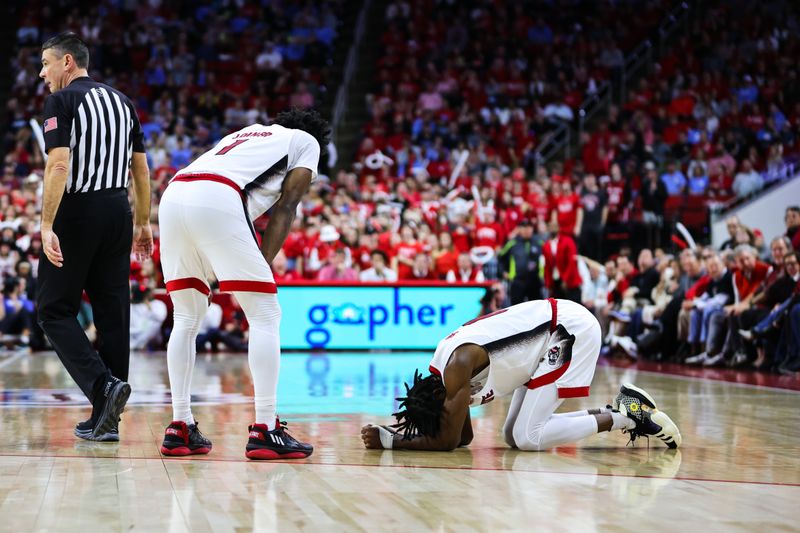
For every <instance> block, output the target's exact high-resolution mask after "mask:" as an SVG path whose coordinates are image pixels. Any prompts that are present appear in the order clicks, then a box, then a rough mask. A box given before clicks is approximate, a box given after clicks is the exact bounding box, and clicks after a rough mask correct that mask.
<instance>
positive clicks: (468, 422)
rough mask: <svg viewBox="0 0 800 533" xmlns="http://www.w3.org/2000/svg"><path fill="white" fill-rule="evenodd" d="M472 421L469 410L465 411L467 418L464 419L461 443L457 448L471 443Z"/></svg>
mask: <svg viewBox="0 0 800 533" xmlns="http://www.w3.org/2000/svg"><path fill="white" fill-rule="evenodd" d="M472 437H473V435H472V419H471V418H470V416H469V409H467V417H466V418H465V419H464V425H463V426H462V428H461V442H459V443H458V445H459V446H468V445H469V443H470V442H472Z"/></svg>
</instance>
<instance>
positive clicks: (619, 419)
mask: <svg viewBox="0 0 800 533" xmlns="http://www.w3.org/2000/svg"><path fill="white" fill-rule="evenodd" d="M611 418H612V420H613V421H614V423H613V424H612V426H611V429H610V430H609V431H614V430H617V429H633V428H635V427H636V422H634V421H633V420H631V419H630V418H628V417H627V416H625V415H623V414H622V413H615V412H613V411H612V412H611Z"/></svg>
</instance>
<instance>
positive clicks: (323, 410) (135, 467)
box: [0, 354, 800, 532]
mask: <svg viewBox="0 0 800 533" xmlns="http://www.w3.org/2000/svg"><path fill="white" fill-rule="evenodd" d="M427 363H428V356H427V355H424V354H377V355H376V354H353V355H350V354H331V355H328V356H325V355H307V354H284V356H283V360H282V369H281V372H282V373H281V384H280V391H279V395H280V396H279V402H280V405H279V411H280V413H281V414H282V416H283V417H284V418H285V419H286V420H287V421H288V422H289V427H290V429H292V430H293V432H294V433H295V434H296V435H297V436H299V437H301V438H305V439H307V440H308V441H310V442H312V443H313V444H314V445H315V446H316V451H315V453H314V455H312V456H311V457H310V458H309V459H308V460H304V461H285V462H281V463H253V462H248V461H247V460H246V459H245V457H244V445H245V443H246V440H247V424H248V423H250V422H251V421H252V420H251V418H252V408H251V404H250V402H249V398H248V396H249V395H251V394H252V384H251V381H250V378H249V373H248V371H247V360H246V357H243V356H241V355H217V356H201V357H198V361H197V371H196V372H195V380H194V391H195V392H196V399H195V403H196V405H197V407H196V408H195V410H194V411H195V416H196V417H197V419H198V421H199V423H200V427H201V429H202V430H203V431H204V433H205V434H206V435H207V436H208V437H209V438H211V439H212V440H213V442H214V450H213V452H212V453H211V454H210V455H209V456H207V457H205V458H201V459H164V458H162V457H161V456H160V454H159V452H158V447H159V444H160V442H161V437H162V434H163V431H164V427H165V425H166V424H167V423H169V421H170V418H171V417H170V415H171V411H170V408H169V398H168V394H167V393H168V381H167V371H166V361H165V357H164V354H149V355H144V354H139V355H136V356H135V357H134V358H133V360H132V375H131V383H132V386H133V387H134V393H133V395H132V397H131V403H130V404H129V408H128V410H127V411H126V412H125V414H124V415H123V419H122V424H121V426H120V431H121V435H122V441H121V442H120V443H119V444H104V443H88V442H85V441H81V440H78V439H76V438H75V437H73V435H72V428H73V426H74V424H75V423H76V422H77V421H79V420H81V419H83V418H85V417H86V416H87V413H88V409H87V407H86V404H85V401H84V400H83V399H82V397H81V395H80V393H79V392H78V390H77V389H76V388H75V385H74V384H73V383H72V381H71V380H70V379H69V377H68V376H67V374H66V372H65V371H64V370H63V368H62V367H61V365H60V363H59V361H58V359H57V358H56V357H55V356H53V355H52V354H45V355H42V354H37V355H27V354H18V355H13V356H2V357H0V437H2V438H0V531H15V532H16V531H32V530H39V531H45V530H47V531H128V530H134V531H176V532H177V531H192V532H195V531H248V530H262V531H273V530H278V528H280V530H282V531H295V530H298V531H320V530H322V528H325V529H324V530H325V531H376V530H388V531H399V530H403V531H428V530H436V531H455V530H458V531H504V530H525V531H579V532H583V531H594V530H603V531H636V532H642V531H666V530H668V531H681V530H683V531H685V532H689V531H697V530H698V528H700V527H702V528H703V529H704V530H705V531H717V530H719V531H723V530H724V531H731V530H734V531H749V530H756V529H758V530H759V531H760V532H763V531H772V530H777V531H780V530H785V531H789V530H793V531H797V530H798V518H800V511H798V508H799V507H798V506H800V453H799V452H800V445H798V442H800V424H798V423H799V422H800V416H798V407H800V393H798V392H797V391H792V390H783V389H780V388H773V387H765V386H755V385H746V384H741V383H728V382H724V381H718V380H711V379H706V378H703V377H702V376H699V375H694V376H677V375H666V374H662V373H655V372H646V371H641V370H637V369H635V368H617V367H613V366H608V365H605V366H600V367H598V369H597V373H596V375H595V379H594V383H593V386H592V396H591V397H590V398H588V399H585V400H580V401H578V400H570V401H568V402H567V403H565V405H564V407H565V410H572V409H576V408H585V407H595V406H601V405H605V404H606V403H607V402H609V401H610V399H611V398H612V397H613V396H614V395H615V394H616V391H617V389H618V387H619V384H620V383H622V382H625V381H632V382H635V383H636V384H638V385H639V386H642V387H644V388H646V389H647V390H648V391H650V392H651V393H652V394H653V395H654V396H655V397H656V400H657V401H658V402H659V404H660V407H661V408H662V409H664V410H665V411H667V412H668V413H669V414H670V415H671V416H672V418H673V419H674V420H675V421H676V423H677V424H678V425H679V426H680V428H681V432H682V434H683V447H682V448H681V449H680V450H675V451H671V450H667V449H665V448H664V447H663V446H662V445H660V443H658V444H657V443H656V442H653V443H652V444H651V446H650V447H648V446H647V443H646V441H645V442H642V443H641V444H639V445H638V446H636V447H626V441H627V439H626V437H625V436H623V435H622V434H621V433H619V432H615V433H613V434H612V433H605V434H602V435H597V436H595V437H592V438H590V439H588V440H586V441H583V442H581V443H579V444H577V445H572V446H566V447H562V448H559V449H556V450H554V451H551V452H544V453H531V452H518V451H513V450H510V449H507V448H506V447H505V445H504V444H503V443H502V440H501V439H500V436H499V429H500V426H501V424H502V420H503V418H504V415H505V409H506V408H507V405H508V404H507V401H506V402H503V401H497V402H494V403H492V404H490V405H488V406H486V408H484V409H483V410H481V409H478V410H473V411H472V412H473V416H476V418H475V419H474V423H475V426H476V439H475V441H474V442H473V444H472V445H471V446H470V447H469V448H465V449H460V450H457V451H455V452H451V453H419V452H417V453H414V452H396V451H395V452H392V451H385V452H376V451H367V450H365V449H363V447H362V446H361V442H360V439H359V437H358V433H359V429H360V427H361V425H362V424H364V423H366V422H387V421H388V420H389V419H388V418H387V416H386V414H387V413H389V412H390V411H391V409H392V408H393V407H394V400H393V398H394V397H395V396H396V395H398V394H399V392H400V391H401V390H402V382H403V380H407V379H409V378H410V376H411V375H412V373H413V369H414V368H415V367H420V368H425V367H426V365H427ZM717 377H718V376H717ZM723 377H724V376H723Z"/></svg>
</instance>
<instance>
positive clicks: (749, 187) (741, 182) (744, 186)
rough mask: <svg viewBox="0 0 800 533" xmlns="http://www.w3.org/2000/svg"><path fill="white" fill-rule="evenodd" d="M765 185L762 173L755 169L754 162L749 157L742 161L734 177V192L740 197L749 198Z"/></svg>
mask: <svg viewBox="0 0 800 533" xmlns="http://www.w3.org/2000/svg"><path fill="white" fill-rule="evenodd" d="M763 187H764V179H763V178H762V177H761V174H759V173H758V172H756V171H755V170H754V169H753V164H752V163H751V162H750V160H749V159H745V160H744V161H742V164H741V165H740V166H739V173H738V174H736V177H735V178H733V192H734V194H736V196H737V197H738V198H747V197H748V196H751V195H753V194H755V193H757V192H758V191H760V190H761V189H762V188H763Z"/></svg>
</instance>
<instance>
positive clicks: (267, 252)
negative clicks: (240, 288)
mask: <svg viewBox="0 0 800 533" xmlns="http://www.w3.org/2000/svg"><path fill="white" fill-rule="evenodd" d="M312 178H313V175H312V173H311V170H309V169H307V168H305V167H296V168H294V169H292V170H290V171H289V173H288V174H286V178H285V179H284V180H283V188H282V190H281V197H280V198H278V201H277V202H276V203H275V205H274V206H272V211H271V213H270V217H269V222H268V223H267V228H266V229H265V230H264V236H263V238H262V239H261V253H262V254H264V257H265V258H266V260H267V263H270V264H272V260H273V259H275V256H276V255H278V252H279V251H280V249H281V247H282V246H283V241H285V240H286V236H287V235H289V230H290V229H291V227H292V222H293V221H294V217H295V214H296V213H297V206H298V205H299V204H300V200H302V199H303V195H305V194H306V192H308V189H309V187H310V186H311V180H312Z"/></svg>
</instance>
